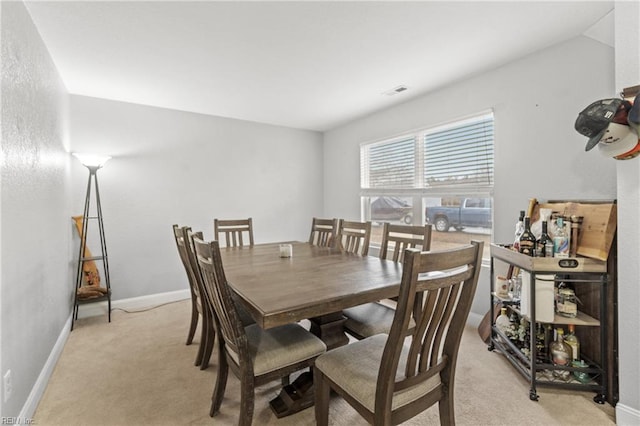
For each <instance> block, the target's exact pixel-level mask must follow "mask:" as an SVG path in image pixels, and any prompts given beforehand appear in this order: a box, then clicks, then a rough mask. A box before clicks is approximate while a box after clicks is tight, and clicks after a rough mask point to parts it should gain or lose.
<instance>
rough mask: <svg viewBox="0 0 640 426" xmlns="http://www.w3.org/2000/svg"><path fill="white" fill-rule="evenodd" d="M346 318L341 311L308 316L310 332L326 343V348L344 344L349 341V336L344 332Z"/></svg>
mask: <svg viewBox="0 0 640 426" xmlns="http://www.w3.org/2000/svg"><path fill="white" fill-rule="evenodd" d="M346 320H347V319H346V318H345V317H344V316H343V315H342V311H340V312H334V313H332V314H328V315H322V316H320V317H314V318H310V319H309V321H310V322H311V333H313V334H314V335H316V336H318V337H319V338H320V340H322V341H323V342H324V343H325V344H326V345H327V350H331V349H334V348H337V347H339V346H344V345H346V344H348V343H349V337H348V336H347V335H346V334H345V332H344V322H345V321H346Z"/></svg>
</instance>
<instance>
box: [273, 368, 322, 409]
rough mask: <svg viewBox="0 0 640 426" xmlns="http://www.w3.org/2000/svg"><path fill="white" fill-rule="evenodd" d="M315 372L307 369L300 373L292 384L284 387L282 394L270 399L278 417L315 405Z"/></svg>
mask: <svg viewBox="0 0 640 426" xmlns="http://www.w3.org/2000/svg"><path fill="white" fill-rule="evenodd" d="M313 402H314V393H313V374H312V373H311V372H310V371H306V372H304V373H302V374H300V375H299V376H298V377H297V378H296V379H295V380H294V381H293V383H291V384H288V385H286V386H284V387H283V388H282V390H281V391H280V394H278V396H276V397H275V398H274V399H272V400H271V401H269V406H270V407H271V410H272V411H273V413H274V414H275V415H276V417H278V418H280V417H286V416H289V415H291V414H295V413H297V412H299V411H302V410H304V409H305V408H309V407H311V406H312V405H313Z"/></svg>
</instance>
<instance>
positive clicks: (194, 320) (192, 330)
mask: <svg viewBox="0 0 640 426" xmlns="http://www.w3.org/2000/svg"><path fill="white" fill-rule="evenodd" d="M199 316H200V313H199V312H198V305H197V304H196V301H195V300H194V299H191V325H190V326H189V334H188V335H187V345H190V344H191V343H193V336H195V334H196V328H197V327H198V317H199Z"/></svg>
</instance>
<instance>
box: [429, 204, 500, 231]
mask: <svg viewBox="0 0 640 426" xmlns="http://www.w3.org/2000/svg"><path fill="white" fill-rule="evenodd" d="M425 218H426V221H427V223H430V224H433V226H434V228H435V229H436V231H439V232H447V231H449V229H450V228H451V227H454V228H455V229H456V230H458V231H459V230H462V229H464V228H465V227H477V228H491V225H492V220H491V199H490V198H463V199H462V201H461V203H460V205H459V206H451V207H445V206H437V207H427V208H426V209H425Z"/></svg>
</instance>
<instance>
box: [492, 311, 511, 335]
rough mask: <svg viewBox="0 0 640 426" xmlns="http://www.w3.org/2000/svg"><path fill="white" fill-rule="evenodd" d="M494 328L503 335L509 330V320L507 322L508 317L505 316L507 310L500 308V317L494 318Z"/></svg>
mask: <svg viewBox="0 0 640 426" xmlns="http://www.w3.org/2000/svg"><path fill="white" fill-rule="evenodd" d="M496 327H497V328H498V330H500V331H501V332H503V333H504V334H505V335H506V334H507V333H508V331H509V329H510V328H511V320H509V317H508V316H507V308H500V315H498V318H496Z"/></svg>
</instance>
